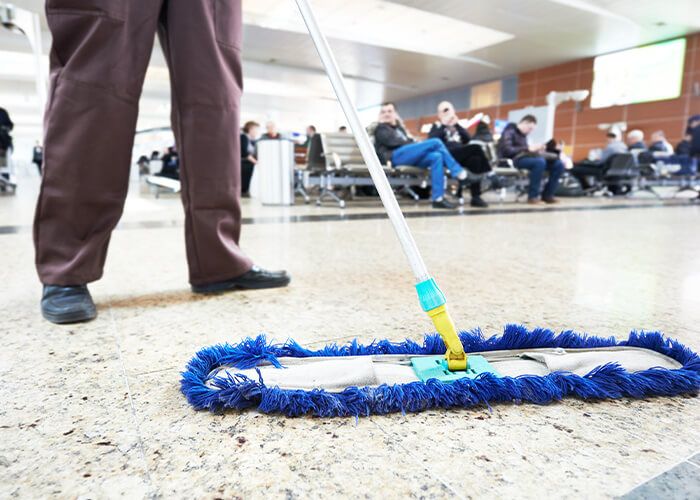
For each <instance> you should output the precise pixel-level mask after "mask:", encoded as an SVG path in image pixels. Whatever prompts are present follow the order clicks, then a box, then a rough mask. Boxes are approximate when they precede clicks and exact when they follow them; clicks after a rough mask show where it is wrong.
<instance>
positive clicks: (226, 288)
mask: <svg viewBox="0 0 700 500" xmlns="http://www.w3.org/2000/svg"><path fill="white" fill-rule="evenodd" d="M290 282H291V279H287V280H286V281H284V282H280V283H277V284H274V285H259V286H245V285H239V284H223V283H222V284H218V285H206V286H192V287H191V288H192V292H193V293H198V294H200V295H216V294H218V293H226V292H234V291H236V290H266V289H269V288H284V287H285V286H287V285H289V283H290Z"/></svg>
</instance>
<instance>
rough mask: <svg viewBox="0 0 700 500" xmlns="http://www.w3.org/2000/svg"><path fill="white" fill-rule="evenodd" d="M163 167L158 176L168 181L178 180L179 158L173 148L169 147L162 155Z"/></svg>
mask: <svg viewBox="0 0 700 500" xmlns="http://www.w3.org/2000/svg"><path fill="white" fill-rule="evenodd" d="M162 160H163V167H162V168H161V169H160V172H158V174H157V175H158V176H160V177H167V178H169V179H175V180H176V181H179V180H180V156H179V155H178V154H177V149H176V148H175V146H170V147H169V148H168V151H167V152H166V153H165V154H164V155H163V157H162Z"/></svg>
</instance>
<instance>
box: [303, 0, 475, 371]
mask: <svg viewBox="0 0 700 500" xmlns="http://www.w3.org/2000/svg"><path fill="white" fill-rule="evenodd" d="M296 3H297V6H298V7H299V12H301V16H302V17H303V18H304V23H305V24H306V27H307V28H308V30H309V34H310V35H311V39H312V40H313V42H314V45H315V46H316V50H317V51H318V55H319V56H320V57H321V61H322V63H323V66H324V67H325V69H326V74H327V75H328V79H329V80H330V82H331V85H332V86H333V90H334V91H335V94H336V96H337V97H338V101H339V102H340V106H341V108H342V109H343V112H344V113H345V117H346V118H347V120H348V123H349V124H350V128H351V130H352V132H353V135H354V136H355V140H356V141H357V145H358V147H359V148H360V153H361V154H362V158H363V159H364V160H365V163H366V164H367V168H368V169H369V173H370V175H371V176H372V180H373V181H374V185H375V187H376V188H377V191H378V192H379V197H380V198H381V200H382V203H383V204H384V209H385V210H386V213H387V215H388V216H389V220H390V221H391V224H392V225H393V226H394V232H395V233H396V236H397V237H398V239H399V242H400V243H401V247H402V248H403V251H404V254H406V258H407V259H408V262H409V264H410V265H411V269H412V270H413V274H414V276H415V278H416V283H417V284H416V291H417V292H418V298H419V300H420V303H421V306H422V307H423V310H424V311H426V312H427V313H428V315H429V316H430V317H431V319H432V320H433V324H434V325H435V327H436V328H437V330H438V332H439V333H440V335H441V336H442V338H443V340H444V341H445V344H446V345H447V361H448V365H449V368H450V369H451V370H458V369H461V370H464V369H466V363H467V361H466V355H465V354H464V349H463V348H462V343H461V342H460V340H459V336H458V335H457V330H456V328H455V326H454V323H453V321H452V318H450V315H449V313H448V312H447V308H446V301H445V296H444V295H443V293H442V291H441V290H440V288H439V287H438V286H437V284H436V283H435V280H434V279H432V278H431V277H430V274H429V273H428V269H427V268H426V266H425V262H423V257H422V256H421V254H420V252H419V250H418V246H417V245H416V242H415V240H414V239H413V235H412V234H411V230H410V229H409V228H408V224H406V219H405V218H404V216H403V213H402V212H401V208H400V207H399V203H398V202H397V201H396V196H394V191H393V190H392V188H391V184H389V180H388V179H387V177H386V174H385V173H384V169H383V168H382V165H381V163H380V162H379V158H378V157H377V153H376V151H375V150H374V145H373V144H372V141H371V140H370V138H369V136H368V135H367V131H366V130H365V128H364V127H363V126H362V122H361V121H360V117H359V116H358V114H357V110H356V109H355V105H354V103H353V102H352V100H351V99H350V96H349V95H348V91H347V89H346V87H345V82H344V80H343V75H342V74H341V72H340V69H339V68H338V63H337V62H336V60H335V57H334V56H333V52H332V51H331V48H330V46H329V45H328V41H327V40H326V37H325V36H324V34H323V32H321V29H320V28H319V26H318V22H317V21H316V16H315V14H314V12H313V10H312V9H311V5H310V4H309V2H308V0H296Z"/></svg>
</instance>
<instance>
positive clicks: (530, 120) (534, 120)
mask: <svg viewBox="0 0 700 500" xmlns="http://www.w3.org/2000/svg"><path fill="white" fill-rule="evenodd" d="M523 122H527V123H537V118H535V116H534V115H525V116H523V117H522V118H521V119H520V123H523Z"/></svg>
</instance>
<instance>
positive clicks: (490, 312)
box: [0, 189, 700, 498]
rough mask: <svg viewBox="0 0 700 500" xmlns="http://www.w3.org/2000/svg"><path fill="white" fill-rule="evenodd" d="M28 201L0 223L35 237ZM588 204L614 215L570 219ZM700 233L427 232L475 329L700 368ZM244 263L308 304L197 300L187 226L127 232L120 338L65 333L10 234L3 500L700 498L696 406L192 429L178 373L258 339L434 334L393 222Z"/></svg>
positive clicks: (289, 231)
mask: <svg viewBox="0 0 700 500" xmlns="http://www.w3.org/2000/svg"><path fill="white" fill-rule="evenodd" d="M25 193H26V194H24V195H22V194H21V191H20V195H19V196H24V197H25V198H26V200H25V201H24V202H23V201H21V199H20V198H15V199H9V198H0V214H5V215H2V216H1V217H0V225H7V224H13V225H17V226H20V227H23V226H27V225H29V224H30V217H31V215H30V210H28V209H26V207H28V206H30V205H31V203H32V200H31V199H30V198H31V196H32V194H31V193H32V190H31V189H27V190H25ZM130 202H131V203H132V205H131V208H130V209H128V210H127V213H126V215H125V220H126V221H127V222H129V221H139V220H150V221H154V220H155V221H157V220H161V221H171V220H179V218H180V212H179V211H178V210H179V207H178V206H177V204H174V203H172V202H170V201H166V202H164V204H163V206H164V207H165V208H162V209H159V210H151V208H152V207H154V206H156V207H157V206H158V205H153V204H152V202H153V200H152V199H150V198H147V197H139V196H135V197H134V198H132V199H131V200H130ZM23 203H24V204H25V205H26V207H25V205H22V204H23ZM134 203H135V205H134ZM581 203H585V204H587V205H586V206H589V207H590V208H596V204H605V203H608V200H593V201H585V202H581V201H574V202H567V205H565V206H570V205H572V204H581ZM654 203H655V202H654ZM248 205H250V206H248V207H247V211H248V212H249V213H250V212H254V213H261V212H263V211H264V212H265V213H274V212H273V211H269V210H268V209H267V208H264V209H261V208H259V207H256V206H254V205H252V204H248ZM577 206H578V205H577ZM23 207H24V208H23ZM144 207H149V208H148V209H147V210H148V213H146V214H145V213H144V210H146V209H145V208H144ZM314 208H315V207H300V208H298V209H296V208H295V209H291V213H302V212H303V213H307V211H308V213H313V210H314ZM4 209H7V211H5V212H3V210H4ZM322 210H327V209H322ZM357 210H358V211H361V210H365V209H364V208H359V209H357ZM367 210H373V211H376V210H377V208H376V206H375V207H374V208H371V209H367ZM8 211H13V213H14V215H15V216H14V217H12V218H11V217H9V216H8V215H7V213H8ZM348 212H349V213H353V212H352V211H351V210H349V211H348ZM323 213H325V212H323ZM698 216H700V206H697V205H696V206H691V205H690V204H686V203H683V204H681V205H676V206H669V207H659V208H650V209H642V208H629V209H621V210H615V211H602V210H588V211H579V212H566V211H561V212H543V213H522V214H521V213H516V214H505V213H504V214H497V215H490V216H483V217H482V216H475V217H440V218H413V219H410V222H409V223H410V225H411V227H412V229H413V230H414V231H415V236H416V239H417V241H418V243H419V245H420V247H421V248H422V250H423V252H424V255H425V259H426V261H427V263H428V266H429V268H430V269H431V270H432V271H433V273H434V274H435V275H436V276H437V277H438V278H439V282H440V284H441V286H442V288H443V289H444V291H445V292H446V294H447V295H448V297H449V299H450V302H451V304H452V307H451V309H452V311H453V312H454V316H455V319H456V321H457V323H458V325H459V326H460V327H461V328H465V329H466V328H472V327H476V326H481V327H482V328H483V330H484V331H485V332H487V333H496V332H498V331H499V330H500V328H501V327H502V326H503V324H505V323H508V322H522V323H524V324H526V325H528V326H546V327H550V328H552V329H556V330H560V329H568V328H574V329H577V330H579V331H584V332H589V333H592V334H599V335H617V336H625V335H626V334H627V333H628V332H629V330H631V329H634V328H646V329H659V330H662V331H664V332H666V333H667V334H669V335H671V336H674V337H676V338H678V339H680V340H681V341H683V342H684V343H686V344H687V345H689V346H690V347H692V348H693V349H695V350H698V349H700V336H699V335H698V325H699V324H700V233H699V232H698V231H697V227H698ZM243 245H244V248H245V249H246V251H248V252H249V253H250V254H251V255H253V256H255V257H256V260H257V261H258V262H259V263H260V264H262V265H265V266H271V267H278V266H279V267H285V268H287V269H289V270H290V272H291V273H292V275H293V278H294V280H293V283H292V286H291V287H290V288H288V289H284V290H276V291H262V292H255V293H252V292H250V293H249V292H246V293H236V294H229V295H224V296H217V297H211V298H202V297H195V296H193V295H192V294H190V292H189V291H188V288H187V284H186V266H185V257H184V248H183V238H182V228H181V227H177V225H176V226H175V227H169V226H168V225H167V224H164V225H163V227H155V228H150V229H149V228H138V227H131V228H129V226H127V227H125V228H124V229H120V230H117V231H116V232H115V233H114V236H113V241H112V245H111V248H110V254H109V257H108V262H107V268H106V274H105V278H104V279H103V280H101V281H100V282H98V283H96V284H95V285H94V286H93V287H92V290H93V296H94V297H95V299H96V301H97V304H98V308H99V312H100V316H99V318H98V319H97V320H96V321H95V322H93V323H90V324H86V325H80V326H70V327H58V326H54V325H50V324H48V323H46V322H44V321H42V320H41V318H40V316H39V314H38V297H39V285H38V284H37V283H36V278H35V275H34V271H33V267H32V261H33V250H32V246H31V238H30V234H29V233H27V232H24V231H20V232H18V233H17V234H2V235H0V248H1V249H2V252H1V253H2V256H3V265H2V266H1V267H0V280H1V282H2V283H3V287H2V290H0V304H2V307H1V308H0V309H2V313H1V314H2V319H1V320H0V335H1V337H2V339H3V349H1V350H0V379H1V380H2V383H1V384H0V498H15V497H17V498H46V497H58V498H111V497H125V498H140V497H156V498H234V497H240V498H258V497H271V498H280V497H284V498H307V497H326V498H336V497H341V496H345V497H360V496H367V497H371V498H377V497H386V498H395V497H424V498H447V497H453V496H456V497H463V498H470V497H471V498H609V497H614V496H620V495H625V494H628V495H629V498H673V497H674V496H675V497H679V498H683V497H684V496H687V497H689V498H693V497H695V498H697V497H698V492H700V459H698V458H697V456H695V455H696V454H697V453H698V451H700V427H699V426H698V421H700V399H698V398H694V397H679V398H656V399H650V400H644V401H633V400H621V401H615V402H598V403H586V402H582V401H577V400H569V401H565V402H562V403H559V404H554V405H550V406H545V407H537V406H532V405H522V406H516V405H497V406H494V407H493V408H492V410H491V411H489V410H488V409H487V408H479V409H472V410H457V411H429V412H425V413H422V414H417V415H406V416H402V415H393V416H389V417H372V418H364V419H360V420H359V421H357V422H356V421H355V420H354V419H330V420H320V419H311V418H300V419H286V418H282V417H278V416H267V415H262V414H257V413H253V412H247V413H240V414H237V413H227V414H224V415H211V414H208V413H197V412H194V411H192V410H191V409H190V408H189V407H188V406H187V404H186V402H185V400H184V398H183V397H182V396H181V394H180V393H179V390H178V382H179V375H178V374H179V371H180V370H181V369H182V368H183V366H184V364H185V363H186V361H187V360H188V359H189V358H190V357H191V356H192V354H194V352H195V351H196V350H197V349H198V348H199V347H202V346H204V345H208V344H212V343H216V342H220V341H225V340H230V341H235V340H237V339H240V338H241V337H245V336H248V335H253V334H257V333H259V332H266V333H267V334H268V335H269V336H270V337H273V338H275V339H278V340H280V341H282V340H285V339H286V338H288V337H292V338H295V339H297V340H298V341H300V342H303V343H305V344H307V345H321V344H324V343H326V342H329V341H335V342H342V341H344V340H349V339H351V338H353V337H359V338H361V339H362V340H365V341H369V340H371V339H374V338H386V337H388V338H393V339H401V338H404V337H410V338H414V339H417V338H419V337H420V336H421V334H422V333H423V332H424V331H426V330H429V325H428V323H427V321H426V319H425V318H424V317H423V314H422V313H421V312H420V310H419V307H418V306H417V304H416V299H415V297H414V293H413V291H412V287H411V285H412V282H411V276H410V274H409V272H408V270H407V267H406V264H405V261H404V258H403V256H402V255H401V253H400V250H399V247H398V244H397V243H396V242H395V241H394V239H393V236H392V234H391V232H390V228H389V224H388V222H387V221H386V220H374V219H371V220H346V221H316V222H308V223H307V222H305V223H297V224H275V223H267V224H250V225H247V226H246V227H245V228H244V236H243ZM652 478H655V479H653V481H652V482H651V483H647V481H648V480H650V479H652ZM681 486H682V488H681ZM659 495H660V496H659Z"/></svg>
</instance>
